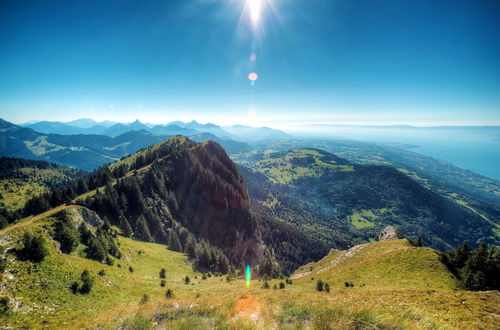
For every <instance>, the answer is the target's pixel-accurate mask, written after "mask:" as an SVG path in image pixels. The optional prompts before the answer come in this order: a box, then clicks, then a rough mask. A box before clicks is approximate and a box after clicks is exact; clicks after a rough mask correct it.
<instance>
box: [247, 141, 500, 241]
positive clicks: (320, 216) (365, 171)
mask: <svg viewBox="0 0 500 330" xmlns="http://www.w3.org/2000/svg"><path fill="white" fill-rule="evenodd" d="M244 164H245V166H248V167H249V168H250V170H249V169H245V168H243V167H240V171H241V173H242V175H243V177H244V178H245V183H246V184H247V185H248V187H249V192H250V196H251V198H252V208H254V210H255V211H256V212H257V213H260V214H265V215H267V216H269V217H273V218H275V219H279V220H282V221H284V222H285V223H288V224H291V225H294V226H296V227H298V228H300V229H301V230H302V231H303V232H304V233H305V234H306V235H308V236H309V237H314V238H316V239H319V240H321V241H323V242H324V243H325V244H327V245H328V246H330V247H335V248H341V249H344V248H347V247H349V246H352V244H359V243H362V242H366V241H368V240H370V239H374V238H375V237H377V235H378V232H380V231H381V230H382V229H383V228H384V227H385V226H387V225H396V226H398V227H399V228H400V229H401V230H402V231H404V232H405V233H406V234H407V235H408V236H409V237H412V238H415V237H417V236H421V237H423V239H424V242H425V244H426V245H428V246H431V247H434V248H437V249H441V250H444V249H449V248H452V247H456V246H458V245H459V244H461V243H462V242H463V241H466V240H468V241H469V242H471V243H475V244H477V243H479V242H480V241H482V240H484V241H487V242H489V243H492V244H498V243H499V240H500V237H499V236H498V227H499V226H498V225H497V224H495V223H493V222H491V221H489V220H488V219H485V218H484V217H482V216H481V215H479V214H477V213H476V212H474V211H473V210H471V209H470V208H468V207H465V206H463V205H459V204H457V203H454V202H453V201H451V200H449V199H447V198H444V197H442V196H440V195H438V194H436V193H434V192H432V191H431V190H429V189H427V188H425V187H423V186H422V185H421V184H419V183H418V182H416V181H414V180H413V179H411V178H409V177H408V176H406V175H405V174H404V173H402V172H401V171H398V170H396V169H394V168H391V167H386V166H375V165H357V164H352V163H350V162H348V161H347V160H345V159H342V158H340V157H337V156H335V155H333V154H330V153H327V152H325V151H321V150H318V149H305V148H304V149H297V150H291V151H282V152H267V153H264V154H258V155H253V156H252V157H249V158H248V159H247V160H246V161H245V162H244Z"/></svg>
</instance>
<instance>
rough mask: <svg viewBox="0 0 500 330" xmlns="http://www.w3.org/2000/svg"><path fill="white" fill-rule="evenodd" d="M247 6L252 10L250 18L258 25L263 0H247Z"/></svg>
mask: <svg viewBox="0 0 500 330" xmlns="http://www.w3.org/2000/svg"><path fill="white" fill-rule="evenodd" d="M247 7H248V9H249V11H250V19H251V20H252V24H253V25H257V24H258V23H259V21H260V13H261V8H262V0H247Z"/></svg>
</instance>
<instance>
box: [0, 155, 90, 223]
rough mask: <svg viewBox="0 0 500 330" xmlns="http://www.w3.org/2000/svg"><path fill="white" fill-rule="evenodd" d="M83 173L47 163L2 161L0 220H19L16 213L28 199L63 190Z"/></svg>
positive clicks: (5, 159) (19, 160)
mask: <svg viewBox="0 0 500 330" xmlns="http://www.w3.org/2000/svg"><path fill="white" fill-rule="evenodd" d="M84 173H85V172H82V171H79V170H77V169H74V168H69V167H63V166H59V165H56V164H52V163H47V162H44V161H34V160H25V159H19V158H8V157H0V216H3V217H5V218H8V219H9V220H13V218H15V217H19V215H16V211H18V210H20V209H22V208H23V207H24V206H25V203H26V201H27V200H28V199H30V198H31V197H33V196H34V195H39V194H43V193H46V192H48V191H49V190H50V189H56V188H61V187H64V186H66V185H67V184H69V183H70V182H71V181H72V180H74V179H76V178H78V177H81V176H82V175H84ZM0 227H1V225H0Z"/></svg>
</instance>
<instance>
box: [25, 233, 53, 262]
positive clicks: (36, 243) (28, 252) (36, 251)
mask: <svg viewBox="0 0 500 330" xmlns="http://www.w3.org/2000/svg"><path fill="white" fill-rule="evenodd" d="M22 242H23V247H22V248H21V249H20V250H19V251H18V254H19V256H20V257H21V258H22V259H24V260H30V261H33V262H41V261H43V259H44V258H45V257H46V256H47V255H48V254H49V249H48V248H47V243H46V241H45V238H43V236H42V235H41V234H32V233H30V232H25V233H24V235H23V239H22Z"/></svg>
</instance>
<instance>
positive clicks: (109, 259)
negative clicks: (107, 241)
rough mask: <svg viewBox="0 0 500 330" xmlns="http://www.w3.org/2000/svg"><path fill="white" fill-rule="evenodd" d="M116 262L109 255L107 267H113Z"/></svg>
mask: <svg viewBox="0 0 500 330" xmlns="http://www.w3.org/2000/svg"><path fill="white" fill-rule="evenodd" d="M114 264H115V261H114V260H113V258H111V257H110V256H109V255H107V256H106V265H109V266H113V265H114Z"/></svg>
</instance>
